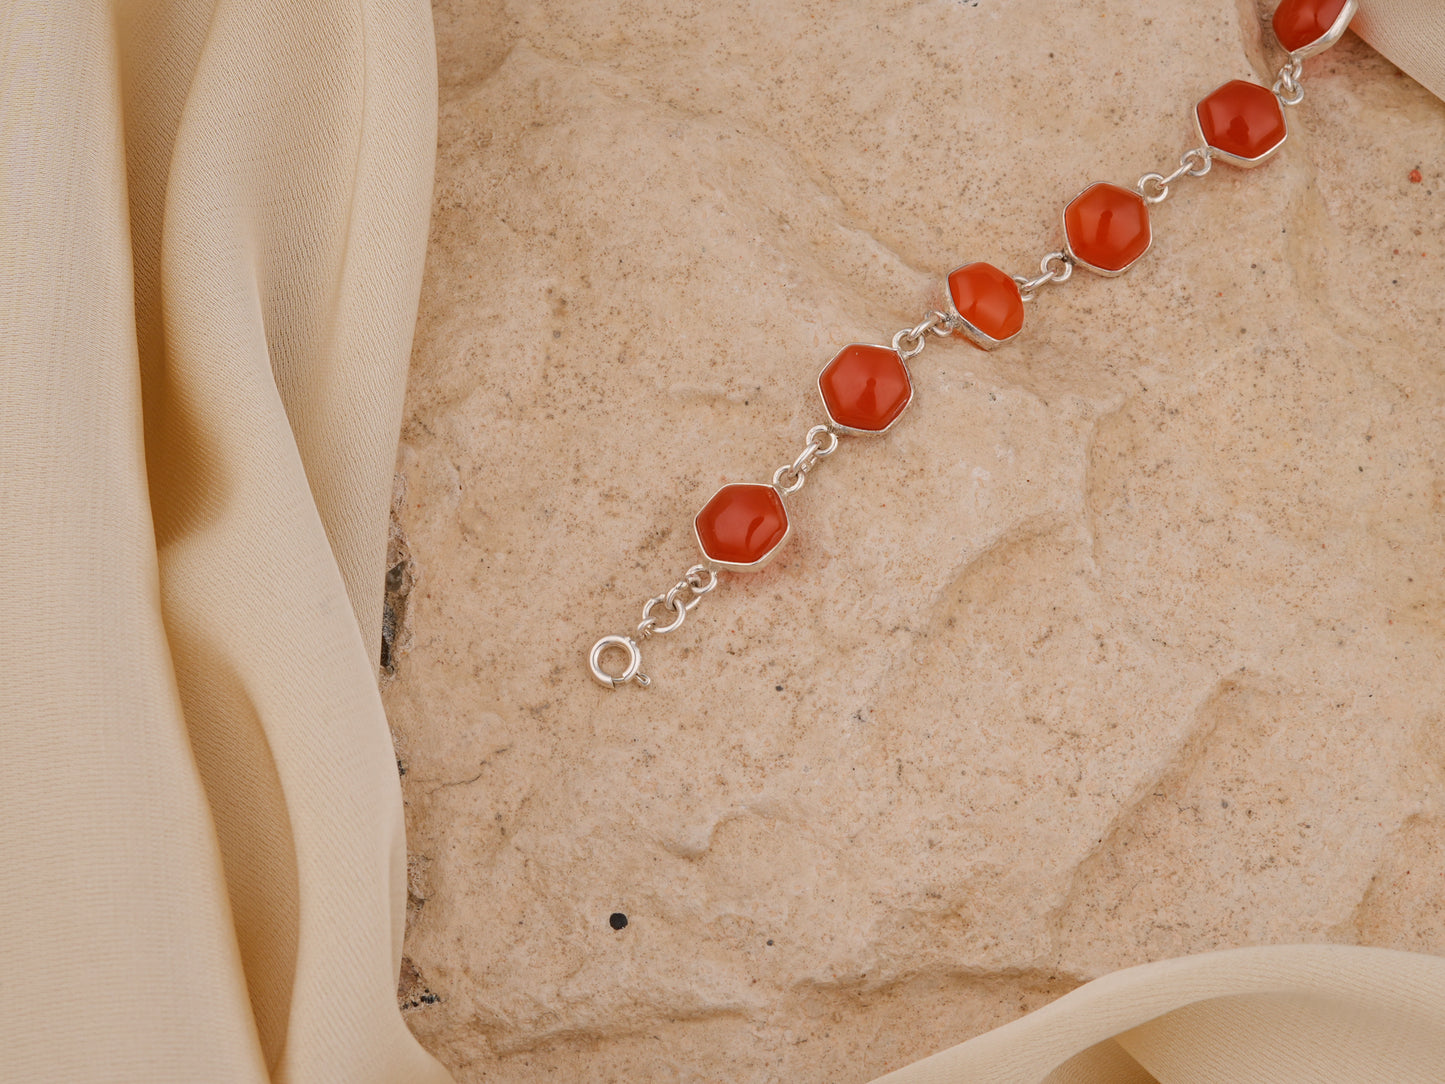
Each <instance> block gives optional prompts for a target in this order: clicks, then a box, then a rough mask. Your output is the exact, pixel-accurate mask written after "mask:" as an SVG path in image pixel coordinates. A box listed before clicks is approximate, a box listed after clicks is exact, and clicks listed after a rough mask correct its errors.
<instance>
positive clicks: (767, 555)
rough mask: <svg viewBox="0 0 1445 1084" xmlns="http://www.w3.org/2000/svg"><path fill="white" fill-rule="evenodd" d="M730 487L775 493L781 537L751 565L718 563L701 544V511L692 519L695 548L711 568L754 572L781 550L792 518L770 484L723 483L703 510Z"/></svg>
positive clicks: (706, 502)
mask: <svg viewBox="0 0 1445 1084" xmlns="http://www.w3.org/2000/svg"><path fill="white" fill-rule="evenodd" d="M732 486H757V487H759V488H760V489H771V490H772V491H773V492H774V493H776V494H777V495H778V501H779V502H780V503H781V504H782V506H783V537H782V538H780V539H778V540H777V542H775V543H773V548H772V549H770V550H768V552H767V553H765V554H763V555H762V556H761V557H759V558H758V559H757V560H756V561H753V562H752V563H751V564H741V563H739V562H737V561H720V560H718V559H717V558H716V557H714V556H713V555H712V554H710V553H708V551H707V547H706V546H704V545H703V544H702V533H701V532H700V531H699V530H698V529H697V521H698V518H699V517H700V516H701V515H702V510H701V509H700V510H699V511H698V513H697V515H695V516H693V517H692V536H693V538H695V539H697V548H698V549H699V550H700V551H702V555H703V557H704V558H706V559H707V561H708V563H709V564H710V565H712V566H713V567H715V568H726V569H730V570H731V571H733V572H756V571H757V570H758V569H760V568H762V567H763V566H764V565H765V564H767V563H768V562H769V561H771V560H772V559H773V557H774V556H775V555H776V554H777V552H778V550H780V549H782V548H783V543H784V542H786V541H787V540H788V536H789V535H790V534H792V533H793V517H792V516H791V515H790V514H789V513H788V502H787V499H786V498H785V496H784V494H783V491H782V490H781V489H779V488H778V487H777V486H775V485H773V484H772V483H771V482H725V483H724V484H723V485H720V486H718V488H717V489H716V490H714V492H713V495H712V496H711V497H709V498H708V499H707V500H706V501H704V502H703V506H702V507H703V509H706V508H707V506H708V505H710V504H712V502H713V501H714V500H716V499H717V495H718V494H719V493H721V492H722V491H723V490H725V489H729V488H731V487H732Z"/></svg>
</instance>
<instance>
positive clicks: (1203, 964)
mask: <svg viewBox="0 0 1445 1084" xmlns="http://www.w3.org/2000/svg"><path fill="white" fill-rule="evenodd" d="M1441 1080H1445V959H1442V958H1439V957H1434V956H1424V955H1417V954H1414V953H1408V952H1393V951H1391V950H1389V949H1373V948H1360V947H1356V946H1352V945H1279V946H1271V947H1261V948H1243V949H1231V950H1227V951H1223V952H1211V953H1205V954H1203V955H1199V956H1186V957H1182V958H1179V959H1175V960H1163V961H1160V962H1158V963H1151V964H1145V965H1143V966H1140V967H1131V968H1127V969H1125V970H1123V971H1116V972H1114V973H1113V974H1110V975H1106V976H1105V977H1103V978H1101V979H1096V980H1094V981H1093V982H1091V983H1088V984H1087V985H1084V986H1081V987H1079V988H1078V989H1077V990H1074V991H1073V992H1072V993H1069V994H1065V995H1064V996H1063V997H1061V998H1059V999H1058V1000H1057V1001H1055V1002H1052V1003H1051V1004H1049V1005H1046V1006H1044V1007H1043V1008H1042V1009H1039V1010H1038V1011H1037V1012H1034V1013H1031V1014H1030V1015H1028V1016H1025V1017H1023V1018H1021V1019H1019V1020H1015V1021H1014V1022H1013V1023H1012V1024H1006V1025H1005V1026H1003V1027H1001V1028H997V1029H995V1030H994V1031H991V1032H988V1033H987V1034H984V1035H980V1036H978V1037H977V1038H975V1039H972V1040H970V1041H969V1042H966V1043H962V1044H960V1045H958V1046H956V1047H953V1048H951V1049H949V1050H945V1051H943V1052H941V1053H938V1054H935V1055H933V1056H932V1057H929V1058H925V1059H924V1060H922V1061H919V1062H915V1063H914V1064H912V1065H910V1066H908V1067H907V1068H904V1069H901V1070H899V1071H897V1072H894V1073H890V1074H888V1075H886V1076H883V1077H880V1078H879V1079H878V1080H877V1081H876V1082H875V1084H1235V1082H1238V1084H1306V1082H1318V1084H1326V1082H1328V1084H1377V1082H1378V1084H1383V1082H1385V1081H1389V1082H1391V1084H1438V1082H1439V1081H1441Z"/></svg>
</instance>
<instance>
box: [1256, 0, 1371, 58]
mask: <svg viewBox="0 0 1445 1084" xmlns="http://www.w3.org/2000/svg"><path fill="white" fill-rule="evenodd" d="M1359 10H1360V0H1345V6H1344V7H1342V8H1340V13H1339V14H1338V15H1336V16H1335V21H1334V22H1332V23H1330V28H1329V29H1328V30H1326V31H1325V32H1324V34H1323V35H1322V36H1320V37H1318V38H1316V39H1315V40H1314V41H1312V42H1310V43H1309V44H1308V45H1306V46H1304V47H1303V48H1301V49H1296V50H1295V51H1294V52H1292V53H1290V54H1289V58H1290V59H1291V60H1306V59H1308V58H1309V57H1312V56H1314V55H1315V54H1316V53H1323V52H1324V51H1325V50H1326V49H1328V48H1329V47H1330V46H1331V45H1333V44H1335V42H1337V41H1339V40H1340V39H1341V38H1342V37H1344V36H1345V31H1346V30H1348V29H1349V28H1350V20H1351V19H1353V18H1354V17H1355V15H1356V13H1357V12H1358V11H1359ZM1269 29H1270V32H1271V33H1273V32H1274V23H1273V21H1271V22H1270V27H1269ZM1274 40H1275V44H1276V45H1279V47H1280V48H1281V49H1283V48H1284V45H1283V44H1282V43H1281V42H1280V40H1279V38H1278V37H1276V38H1275V39H1274Z"/></svg>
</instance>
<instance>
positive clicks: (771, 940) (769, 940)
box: [768, 937, 773, 945]
mask: <svg viewBox="0 0 1445 1084" xmlns="http://www.w3.org/2000/svg"><path fill="white" fill-rule="evenodd" d="M772 943H773V939H772V938H771V937H769V938H768V944H770V945H771V944H772Z"/></svg>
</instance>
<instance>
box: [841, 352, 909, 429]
mask: <svg viewBox="0 0 1445 1084" xmlns="http://www.w3.org/2000/svg"><path fill="white" fill-rule="evenodd" d="M818 390H819V391H820V392H821V393H822V395H823V405H824V406H825V407H827V409H828V417H829V418H831V419H833V421H834V422H836V423H837V424H839V425H841V426H843V427H845V428H847V429H856V430H859V431H860V432H864V433H881V432H883V430H885V429H887V428H888V427H889V426H890V425H892V424H893V423H894V422H895V421H897V420H898V415H900V414H902V413H903V408H904V407H906V406H907V405H908V401H909V400H910V399H912V398H913V383H912V382H911V381H910V380H909V379H908V369H907V368H906V367H905V366H904V364H903V359H902V358H900V357H899V356H898V351H896V350H894V349H893V348H891V347H888V346H868V345H867V344H865V343H852V344H851V345H849V346H845V347H843V349H842V350H841V351H839V353H838V356H837V357H835V358H834V359H833V360H832V361H830V362H828V364H827V366H826V367H825V368H824V369H823V371H822V372H821V373H819V374H818Z"/></svg>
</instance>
